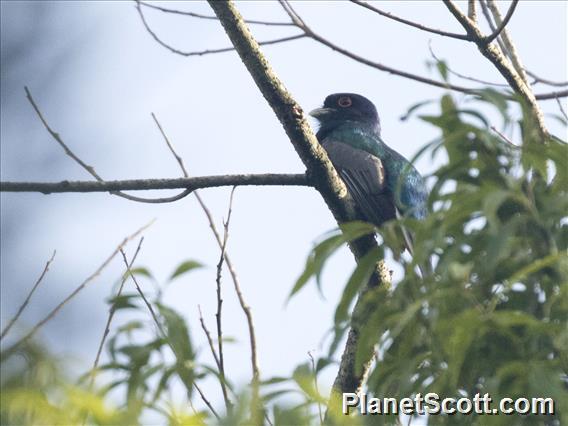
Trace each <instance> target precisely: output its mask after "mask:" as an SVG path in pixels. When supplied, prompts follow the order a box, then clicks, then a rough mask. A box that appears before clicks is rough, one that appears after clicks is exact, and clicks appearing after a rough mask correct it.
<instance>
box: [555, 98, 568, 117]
mask: <svg viewBox="0 0 568 426" xmlns="http://www.w3.org/2000/svg"><path fill="white" fill-rule="evenodd" d="M556 102H557V103H558V108H560V112H561V114H562V115H563V116H564V118H565V119H566V120H568V115H567V114H566V110H565V109H564V107H563V106H562V102H561V101H560V99H558V98H556Z"/></svg>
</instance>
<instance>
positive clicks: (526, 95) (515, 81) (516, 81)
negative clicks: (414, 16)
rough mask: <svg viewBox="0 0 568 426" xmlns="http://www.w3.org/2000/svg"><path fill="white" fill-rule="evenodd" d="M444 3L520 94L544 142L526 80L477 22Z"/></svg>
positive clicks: (540, 119)
mask: <svg viewBox="0 0 568 426" xmlns="http://www.w3.org/2000/svg"><path fill="white" fill-rule="evenodd" d="M444 4H445V5H446V7H447V8H448V10H449V11H450V12H451V13H452V15H454V17H455V18H456V19H457V21H458V22H459V23H460V24H461V25H462V26H463V27H464V29H465V30H466V31H467V33H468V34H471V35H472V36H473V37H474V39H475V40H476V42H475V43H476V44H477V47H478V49H479V51H480V52H481V54H482V55H483V56H485V57H486V58H487V59H489V61H490V62H491V63H492V64H493V65H494V66H495V68H497V70H498V71H499V72H500V73H501V75H502V76H503V77H504V78H505V80H507V82H508V83H509V85H510V86H511V88H512V89H513V90H514V91H515V92H516V93H517V94H518V95H519V96H520V98H521V100H522V101H523V102H525V103H526V104H527V106H528V107H529V108H530V112H531V115H532V118H533V120H534V123H535V125H536V127H537V133H538V135H537V136H538V139H539V140H540V141H541V142H542V143H544V141H545V140H546V139H547V138H548V136H549V133H548V130H547V129H546V126H545V124H544V117H543V115H542V111H541V110H540V107H539V105H538V104H537V102H536V99H535V96H534V94H533V92H532V90H531V88H530V86H528V84H527V83H526V80H525V79H524V78H523V76H522V75H521V74H519V73H518V72H517V70H516V69H515V68H514V67H513V66H512V65H511V64H510V62H509V61H508V60H507V59H506V58H505V56H504V55H503V53H501V51H500V49H499V48H498V47H496V46H494V45H492V44H490V43H486V42H485V38H484V37H483V34H482V33H481V30H480V29H479V27H478V26H477V24H476V23H475V22H473V21H471V20H470V19H469V18H468V17H467V16H466V15H464V14H463V12H462V11H461V10H460V9H459V8H458V7H457V6H456V5H455V4H454V2H453V1H452V0H444Z"/></svg>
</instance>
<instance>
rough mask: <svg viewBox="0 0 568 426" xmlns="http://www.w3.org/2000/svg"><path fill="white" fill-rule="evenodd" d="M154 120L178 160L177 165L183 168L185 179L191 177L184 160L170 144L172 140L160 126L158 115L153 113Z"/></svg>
mask: <svg viewBox="0 0 568 426" xmlns="http://www.w3.org/2000/svg"><path fill="white" fill-rule="evenodd" d="M152 118H153V119H154V122H155V123H156V126H158V129H159V130H160V133H161V134H162V137H163V138H164V141H165V142H166V145H168V148H169V150H170V152H171V153H172V155H173V156H174V158H175V159H176V161H177V163H178V164H179V167H180V168H181V171H182V173H183V175H184V177H189V173H188V172H187V169H186V168H185V165H184V164H183V158H181V157H180V156H179V155H178V153H177V152H176V150H175V148H174V146H173V145H172V143H171V142H170V139H169V138H168V137H167V136H166V133H165V132H164V129H163V128H162V125H161V124H160V122H159V121H158V119H157V118H156V115H155V114H154V113H152Z"/></svg>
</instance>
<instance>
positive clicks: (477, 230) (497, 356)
mask: <svg viewBox="0 0 568 426" xmlns="http://www.w3.org/2000/svg"><path fill="white" fill-rule="evenodd" d="M477 100H478V101H481V102H484V103H488V104H490V105H492V106H494V107H495V108H496V109H497V111H499V112H500V114H501V115H502V117H503V122H504V126H512V125H513V124H514V123H513V122H512V120H511V119H510V117H509V115H508V105H509V103H508V101H507V99H506V97H505V96H504V95H502V94H500V93H499V92H496V91H494V90H486V91H484V92H482V93H480V95H479V97H478V99H477ZM420 106H421V105H418V108H419V107H420ZM521 108H522V105H521ZM416 109H417V108H414V111H413V112H415V110H416ZM440 109H441V113H440V114H439V115H423V116H421V119H422V120H424V121H426V122H428V123H431V124H432V125H434V126H436V127H437V128H439V129H440V132H441V138H440V139H439V140H437V141H435V143H433V144H432V145H431V146H430V149H431V151H432V153H433V155H434V154H444V155H445V156H447V158H448V162H447V164H445V165H443V166H442V167H440V168H439V169H438V170H437V171H436V172H435V173H434V175H433V178H435V182H434V185H433V189H432V192H431V196H430V206H431V211H432V213H431V214H430V215H429V217H428V218H427V219H426V220H425V221H423V222H417V221H415V220H411V219H408V218H403V219H401V220H398V221H391V222H389V223H387V224H386V225H385V226H384V227H382V228H381V229H380V230H379V233H380V234H381V236H382V238H383V241H384V243H385V246H386V247H389V248H391V249H392V251H393V252H395V253H396V252H397V251H398V250H399V249H400V246H401V241H400V239H399V237H398V234H397V232H396V231H397V229H398V228H399V227H400V226H404V227H406V228H407V229H409V230H410V231H411V232H412V234H413V235H414V241H415V246H414V256H413V258H412V259H411V260H408V261H407V260H405V259H404V258H403V259H400V261H399V262H400V264H401V266H402V267H403V269H404V276H403V277H402V279H401V280H400V281H399V282H398V283H397V284H396V285H395V286H394V289H393V290H392V291H386V290H385V291H376V292H369V293H368V294H366V296H365V297H367V298H370V300H367V301H366V302H367V303H372V304H373V305H374V309H373V310H372V313H371V314H369V316H368V318H366V321H365V322H364V328H363V331H362V335H361V338H360V341H359V351H360V352H361V353H366V352H365V350H364V348H367V347H369V345H371V346H372V345H374V344H377V353H378V362H377V363H376V366H375V367H374V368H373V370H372V372H371V374H370V377H369V380H368V390H369V391H370V392H371V393H372V394H374V395H376V396H379V397H398V398H403V397H408V396H411V395H413V394H416V393H418V392H420V393H422V394H423V395H424V394H425V393H427V392H436V393H438V394H439V395H441V396H442V397H458V398H459V397H460V396H470V397H472V396H473V395H474V394H475V393H477V392H479V393H481V394H485V393H489V394H490V395H491V396H492V398H493V400H498V399H500V398H503V397H511V398H519V397H529V398H530V397H542V396H544V397H552V398H553V399H554V400H555V403H556V413H557V416H556V422H559V421H560V422H561V419H564V421H566V419H568V391H567V387H566V383H565V377H566V373H567V372H568V357H567V354H568V321H567V320H568V252H567V249H568V221H567V220H566V212H567V211H568V145H566V143H564V142H562V141H560V140H559V139H558V138H556V137H553V136H552V137H550V138H549V139H548V140H546V141H544V142H542V141H539V140H537V139H535V137H534V135H535V132H533V131H532V129H531V123H529V122H527V117H528V116H529V114H523V118H522V119H521V120H520V121H519V122H518V123H517V124H518V125H519V126H520V128H521V130H522V135H523V142H522V145H521V146H513V145H512V144H510V143H509V142H508V141H505V140H503V139H502V138H501V137H500V136H499V135H498V134H496V133H495V132H494V131H492V130H491V127H490V124H489V120H488V119H486V118H485V117H484V116H483V115H482V114H481V113H480V112H479V111H476V110H475V109H471V108H469V109H460V108H459V107H458V106H457V105H456V104H455V102H454V100H453V99H452V97H450V96H449V95H446V96H444V97H443V98H442V99H441V102H440ZM332 238H337V237H335V236H334V237H332ZM327 241H329V240H327ZM325 244H326V241H325V240H324V241H323V242H321V243H320V246H322V245H325ZM381 257H382V255H381V253H376V254H375V255H374V257H373V254H369V255H368V258H367V259H365V261H364V262H360V264H359V265H358V267H357V268H356V269H355V271H354V273H353V275H352V277H351V279H350V280H349V283H348V284H347V286H346V288H345V291H344V294H343V297H342V300H341V301H340V303H339V305H338V307H337V311H336V317H335V327H334V329H335V331H336V334H337V335H336V339H335V340H336V341H337V339H339V338H340V337H341V333H343V332H344V330H345V329H346V327H345V319H346V306H349V305H350V304H351V303H352V302H353V301H354V299H355V297H356V295H357V293H358V291H359V290H361V289H362V288H363V286H364V285H365V284H366V280H365V278H367V277H368V275H365V270H366V268H368V265H369V264H371V263H372V262H373V260H374V261H377V260H378V259H380V258H381ZM319 261H320V263H324V262H325V259H320V260H319ZM427 262H433V265H434V271H433V273H432V274H429V275H426V276H424V277H422V276H421V274H420V273H419V272H418V268H417V266H420V265H424V264H425V263H427ZM313 272H314V271H312V270H309V269H308V268H306V271H305V272H304V275H303V279H304V280H305V279H306V275H309V274H310V273H313ZM334 349H335V348H332V352H333V350H334ZM545 420H546V419H543V418H542V417H539V416H519V417H517V418H515V420H514V422H515V423H526V424H533V423H535V424H540V423H543V422H544V421H545ZM373 421H377V420H376V419H375V420H373ZM431 421H432V422H433V423H435V424H453V423H459V424H483V425H485V424H510V422H511V418H510V417H507V416H503V415H501V416H477V417H476V416H462V417H458V418H456V417H453V416H441V417H440V416H438V417H437V418H431ZM547 421H552V419H548V420H547ZM559 424H560V423H559Z"/></svg>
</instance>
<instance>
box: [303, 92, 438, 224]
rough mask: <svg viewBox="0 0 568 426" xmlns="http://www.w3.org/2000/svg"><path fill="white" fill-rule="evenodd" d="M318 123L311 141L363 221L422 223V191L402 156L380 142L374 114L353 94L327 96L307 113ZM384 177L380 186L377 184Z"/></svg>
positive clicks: (365, 101) (424, 211)
mask: <svg viewBox="0 0 568 426" xmlns="http://www.w3.org/2000/svg"><path fill="white" fill-rule="evenodd" d="M310 115H312V116H313V117H315V118H317V120H318V121H319V122H320V129H319V131H318V132H317V138H318V140H319V141H320V143H321V144H322V146H323V147H324V148H325V149H326V151H327V153H328V156H329V158H330V160H331V162H332V163H333V165H334V166H335V168H336V169H337V170H338V172H339V173H340V175H341V177H342V179H343V180H344V182H345V184H346V186H347V188H348V190H349V192H350V194H351V196H352V197H353V199H354V200H355V202H356V203H357V205H358V206H359V208H360V210H361V212H362V213H363V214H364V216H365V218H366V219H367V220H368V221H369V222H372V223H375V224H376V225H381V224H382V223H383V222H385V221H387V220H390V219H393V218H395V217H396V216H397V215H398V214H402V215H406V216H410V217H412V218H415V219H424V218H425V217H426V214H427V203H426V202H427V198H428V190H427V188H426V184H425V182H424V179H423V178H422V176H421V175H420V173H418V171H417V170H416V169H415V168H414V166H413V165H412V164H411V163H410V162H409V161H408V160H407V159H406V158H404V157H403V156H402V155H400V154H399V153H398V152H396V151H395V150H393V149H392V148H390V147H388V146H387V145H386V144H385V143H384V142H383V140H382V138H381V135H380V132H381V128H380V121H379V116H378V113H377V109H376V108H375V106H374V105H373V103H372V102H371V101H369V100H368V99H367V98H365V97H363V96H361V95H356V94H353V93H336V94H333V95H329V96H328V97H327V98H326V99H325V102H324V105H323V107H322V108H318V109H316V110H314V111H312V112H311V113H310ZM382 176H384V182H385V185H384V186H382V185H381V184H380V182H381V177H382Z"/></svg>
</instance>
